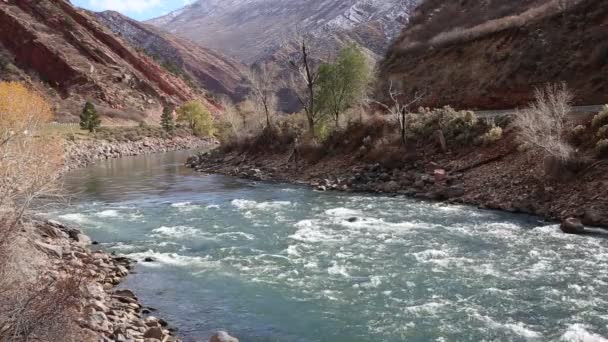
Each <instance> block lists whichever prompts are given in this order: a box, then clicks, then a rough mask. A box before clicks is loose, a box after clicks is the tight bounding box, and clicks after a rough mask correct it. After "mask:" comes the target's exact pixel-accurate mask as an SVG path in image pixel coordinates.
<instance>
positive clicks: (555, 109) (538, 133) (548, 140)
mask: <svg viewBox="0 0 608 342" xmlns="http://www.w3.org/2000/svg"><path fill="white" fill-rule="evenodd" d="M572 98H573V97H572V94H571V93H570V91H568V89H567V87H566V85H565V84H554V85H547V86H546V87H545V88H543V89H536V92H535V101H534V102H532V103H531V104H530V106H529V107H528V108H526V109H524V110H521V111H519V112H518V113H517V115H516V116H515V118H514V121H513V124H514V125H515V127H517V128H518V129H519V138H520V140H521V142H525V143H528V144H530V145H533V146H535V147H537V148H539V149H540V150H542V151H543V152H544V153H545V154H546V155H547V156H551V157H554V158H558V159H562V160H567V159H569V158H570V156H571V154H572V152H573V149H572V147H571V146H570V145H568V144H567V143H566V141H565V138H566V137H565V134H564V133H565V132H567V125H568V115H569V114H570V112H571V109H572V108H571V107H570V103H571V102H572Z"/></svg>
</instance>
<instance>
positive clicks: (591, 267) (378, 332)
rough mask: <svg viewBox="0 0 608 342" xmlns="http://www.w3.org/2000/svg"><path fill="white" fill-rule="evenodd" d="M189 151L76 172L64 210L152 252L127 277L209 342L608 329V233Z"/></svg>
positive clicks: (102, 233) (527, 337) (111, 240)
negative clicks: (311, 183) (321, 186)
mask: <svg viewBox="0 0 608 342" xmlns="http://www.w3.org/2000/svg"><path fill="white" fill-rule="evenodd" d="M186 156H187V153H168V154H162V155H156V156H145V157H136V158H125V159H119V160H112V161H108V162H107V163H103V164H99V165H97V166H93V167H90V168H87V169H82V170H77V171H74V172H72V173H71V174H69V175H68V177H67V178H66V182H67V184H66V187H67V189H68V190H69V191H70V192H71V193H72V194H73V195H74V200H73V204H72V205H71V206H70V207H69V208H67V209H62V210H60V211H55V212H52V213H50V214H51V215H52V216H54V217H56V218H58V219H60V220H62V221H64V222H67V223H74V224H78V225H80V226H81V227H82V228H83V229H84V230H85V231H86V233H87V234H89V235H90V236H91V237H92V238H93V239H94V240H96V241H98V242H100V247H101V248H102V249H104V250H106V251H111V252H116V253H119V254H124V255H127V256H130V257H132V258H135V259H137V260H140V261H143V259H144V258H146V257H151V258H153V259H154V262H151V263H146V262H140V263H138V265H137V266H136V274H133V275H131V276H130V277H128V278H127V280H126V282H125V284H124V286H125V287H128V288H131V289H133V290H135V291H136V292H137V294H138V295H139V297H140V299H142V301H143V302H144V304H146V305H149V306H152V307H154V308H156V309H158V312H156V313H155V315H157V316H160V317H163V318H165V319H166V320H168V321H169V322H171V323H172V324H173V325H174V326H177V327H178V328H179V332H180V334H181V335H182V336H183V337H184V339H185V340H186V341H203V340H205V339H204V338H206V337H208V336H210V334H211V333H212V332H213V331H215V330H216V329H218V328H221V329H225V330H227V331H229V332H230V333H232V334H233V335H235V336H237V337H239V338H240V340H241V341H243V342H258V341H259V342H262V341H265V342H266V341H277V342H312V341H322V342H358V341H374V342H377V341H385V342H396V341H606V340H605V339H603V338H602V336H608V287H607V285H608V263H607V258H608V240H606V239H604V238H603V237H602V235H601V234H600V235H599V236H567V235H563V234H561V233H560V232H558V229H557V227H556V226H554V225H546V224H543V223H541V222H539V221H538V220H537V219H535V218H531V217H525V216H515V215H508V214H504V213H499V212H493V211H484V210H477V209H474V208H469V207H461V206H447V205H441V204H435V203H427V202H420V201H416V200H411V199H406V198H399V197H397V198H395V197H384V196H372V195H352V194H340V193H320V192H314V191H311V190H310V189H308V188H305V187H297V186H291V185H285V184H272V183H259V182H252V181H247V180H239V179H235V178H230V177H224V176H218V175H201V174H197V173H194V172H192V171H191V170H189V169H186V168H184V167H182V166H181V165H182V164H183V162H184V160H185V158H186Z"/></svg>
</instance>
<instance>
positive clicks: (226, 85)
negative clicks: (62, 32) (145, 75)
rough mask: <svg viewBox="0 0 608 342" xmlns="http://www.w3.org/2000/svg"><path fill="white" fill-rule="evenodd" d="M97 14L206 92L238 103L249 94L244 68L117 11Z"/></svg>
mask: <svg viewBox="0 0 608 342" xmlns="http://www.w3.org/2000/svg"><path fill="white" fill-rule="evenodd" d="M94 15H95V16H96V17H97V18H98V19H99V21H101V22H102V23H104V24H105V25H106V26H107V27H109V28H110V29H111V30H112V31H114V33H116V34H118V35H120V36H121V37H122V38H123V39H125V40H127V41H128V42H129V43H130V44H131V45H132V46H134V47H136V48H137V49H139V50H141V51H145V52H146V54H148V55H149V56H152V57H153V58H154V59H156V60H157V61H158V62H159V63H161V64H162V65H164V66H165V67H166V68H167V69H168V70H171V71H172V72H173V73H176V74H181V75H182V76H184V77H188V78H190V79H192V80H193V81H195V82H196V83H198V85H199V86H200V87H202V88H203V89H206V90H208V91H210V92H212V93H215V94H218V95H227V96H229V97H230V98H232V99H233V100H235V101H241V100H243V99H244V98H245V96H246V95H247V93H248V86H247V82H246V80H245V76H244V70H245V69H246V68H247V67H246V66H245V65H242V64H241V63H239V62H237V61H235V60H232V59H231V58H229V57H227V56H224V55H222V54H220V53H217V52H214V51H211V50H209V49H206V48H204V47H201V46H198V45H196V44H194V43H192V42H190V41H189V40H186V39H183V38H178V37H177V36H174V35H172V34H170V33H168V32H164V31H161V30H159V29H157V28H155V27H154V26H151V25H147V24H144V23H140V22H138V21H135V20H133V19H130V18H128V17H126V16H124V15H122V14H120V13H118V12H113V11H106V12H100V13H94Z"/></svg>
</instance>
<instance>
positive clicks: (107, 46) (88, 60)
mask: <svg viewBox="0 0 608 342" xmlns="http://www.w3.org/2000/svg"><path fill="white" fill-rule="evenodd" d="M0 80H15V81H23V82H26V83H28V84H30V86H32V87H35V88H37V89H38V90H40V91H42V92H43V93H45V94H46V95H47V96H48V97H49V98H51V100H52V103H54V104H55V105H56V108H55V112H56V114H57V120H60V121H73V120H75V118H76V117H77V115H78V113H79V112H80V110H81V108H82V105H83V103H84V101H85V100H91V101H93V102H94V103H95V104H97V105H98V110H99V111H100V113H101V114H102V115H104V116H106V117H111V118H113V119H115V120H131V121H141V120H148V119H153V118H155V117H157V116H158V115H159V114H160V111H161V107H162V105H163V104H164V103H175V104H179V103H182V102H184V101H187V100H189V99H191V98H193V97H195V96H196V92H195V91H194V90H193V89H192V88H191V87H190V86H189V85H188V84H186V82H185V81H184V80H182V79H181V78H180V77H177V76H175V75H172V74H171V73H169V72H167V71H166V70H165V69H164V68H163V67H161V66H160V65H159V64H157V63H156V62H155V61H154V60H152V59H151V58H149V57H147V56H145V55H144V54H141V53H139V52H137V51H136V50H135V49H133V48H131V47H130V46H129V45H128V44H126V43H125V42H124V41H123V40H122V39H120V38H119V37H117V36H116V35H115V34H114V33H113V32H112V31H110V30H109V29H107V28H106V27H105V26H103V25H101V24H100V23H99V22H98V21H97V20H96V19H95V18H94V17H92V16H90V15H89V14H87V13H86V12H85V11H81V10H78V9H76V8H74V7H73V6H72V5H71V4H70V3H69V2H68V1H65V0H40V1H38V0H37V1H33V0H8V1H2V2H0Z"/></svg>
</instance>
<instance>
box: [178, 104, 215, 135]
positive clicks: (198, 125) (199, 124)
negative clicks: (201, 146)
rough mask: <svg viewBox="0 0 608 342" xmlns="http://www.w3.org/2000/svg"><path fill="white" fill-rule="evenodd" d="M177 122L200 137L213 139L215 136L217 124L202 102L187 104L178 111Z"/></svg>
mask: <svg viewBox="0 0 608 342" xmlns="http://www.w3.org/2000/svg"><path fill="white" fill-rule="evenodd" d="M177 121H178V122H182V123H185V124H187V125H188V127H190V129H191V130H192V132H193V133H194V134H196V135H197V136H199V137H211V136H213V135H214V134H215V124H214V122H213V116H212V115H211V112H209V109H207V107H205V105H204V104H202V103H201V102H200V101H190V102H186V103H185V104H184V105H183V106H181V107H179V108H178V109H177Z"/></svg>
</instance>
